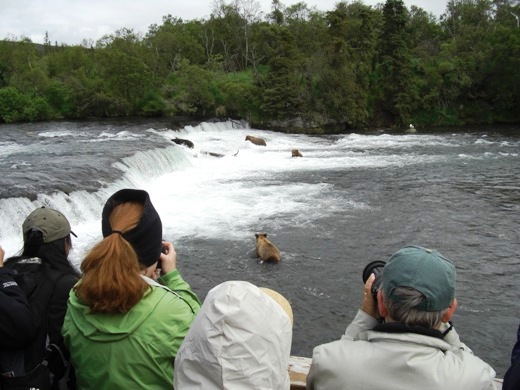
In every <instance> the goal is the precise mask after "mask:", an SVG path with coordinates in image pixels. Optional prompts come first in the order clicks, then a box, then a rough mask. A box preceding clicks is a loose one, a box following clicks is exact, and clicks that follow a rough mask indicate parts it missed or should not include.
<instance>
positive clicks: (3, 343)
mask: <svg viewBox="0 0 520 390" xmlns="http://www.w3.org/2000/svg"><path fill="white" fill-rule="evenodd" d="M0 318H1V319H2V320H1V321H0V349H2V350H3V349H18V348H23V347H25V346H26V345H27V344H28V343H30V342H31V340H32V339H33V337H34V334H35V332H36V328H35V325H34V322H33V318H32V314H31V307H30V306H29V303H28V302H27V298H26V297H25V294H24V293H23V291H22V289H21V288H20V286H18V284H17V283H16V282H15V281H14V279H13V272H12V271H11V270H9V269H7V268H4V267H1V268H0Z"/></svg>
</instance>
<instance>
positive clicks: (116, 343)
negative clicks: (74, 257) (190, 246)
mask: <svg viewBox="0 0 520 390" xmlns="http://www.w3.org/2000/svg"><path fill="white" fill-rule="evenodd" d="M102 231H103V237H104V239H103V240H102V241H101V242H99V243H98V244H97V245H95V246H94V247H93V248H92V249H91V250H90V252H89V253H88V254H87V255H86V257H85V259H84V260H83V262H82V264H81V271H82V272H83V276H82V278H81V280H80V281H79V282H78V284H77V285H76V286H75V287H74V289H73V291H72V292H71V294H70V297H69V302H68V309H67V314H66V315H65V321H64V324H63V328H62V334H63V337H64V341H65V344H66V346H67V347H68V349H69V350H70V354H71V359H72V363H73V366H74V368H75V373H76V378H77V384H78V388H79V389H95V390H103V389H171V388H172V387H173V368H174V361H175V356H176V354H177V351H178V349H179V347H180V345H181V343H182V341H183V339H184V336H185V335H186V334H187V332H188V330H189V328H190V325H191V323H192V321H193V319H194V318H195V315H196V314H197V312H198V310H199V309H200V306H201V303H200V300H199V299H198V297H197V295H196V294H195V293H194V292H193V291H192V290H191V288H190V286H189V285H188V284H187V283H186V282H185V281H184V280H183V279H182V277H181V275H180V273H179V271H178V270H177V269H176V261H177V259H176V258H177V255H176V252H175V249H174V247H173V244H172V243H170V242H166V241H162V224H161V220H160V218H159V215H158V214H157V212H156V211H155V209H154V207H153V205H152V203H151V201H150V197H149V195H148V193H147V192H146V191H142V190H133V189H124V190H121V191H118V192H116V193H115V194H114V195H112V196H111V197H110V198H109V199H108V201H107V203H106V204H105V207H104V209H103V213H102ZM159 274H160V277H158V276H159ZM157 277H158V279H157ZM156 279H157V280H156Z"/></svg>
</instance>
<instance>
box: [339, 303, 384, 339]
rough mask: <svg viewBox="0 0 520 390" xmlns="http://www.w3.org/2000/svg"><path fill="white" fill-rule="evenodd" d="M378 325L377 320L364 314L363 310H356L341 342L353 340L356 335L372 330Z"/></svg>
mask: <svg viewBox="0 0 520 390" xmlns="http://www.w3.org/2000/svg"><path fill="white" fill-rule="evenodd" d="M377 324H378V322H377V320H376V319H375V318H374V317H372V316H371V315H369V314H367V313H365V312H364V311H363V310H358V311H357V314H356V316H355V317H354V319H353V320H352V322H351V323H350V325H349V326H347V330H346V331H345V335H344V336H343V337H342V338H341V339H342V340H354V339H356V338H357V336H358V334H359V333H361V332H363V331H365V330H370V329H372V328H374V327H375V326H376V325H377Z"/></svg>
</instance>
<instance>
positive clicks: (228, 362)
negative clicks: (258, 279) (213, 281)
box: [174, 281, 292, 390]
mask: <svg viewBox="0 0 520 390" xmlns="http://www.w3.org/2000/svg"><path fill="white" fill-rule="evenodd" d="M291 342H292V324H291V320H290V319H289V316H288V314H287V313H286V312H285V311H284V310H283V309H282V307H281V306H280V305H279V304H278V303H276V301H275V300H274V299H273V298H271V297H269V296H268V295H267V294H265V293H264V292H262V290H260V289H259V288H258V287H256V286H255V285H253V284H251V283H248V282H243V281H230V282H225V283H222V284H220V285H218V286H216V287H215V288H213V289H212V290H211V291H210V292H209V293H208V295H207V297H206V299H205V301H204V304H203V305H202V308H201V309H200V311H199V313H198V315H197V317H196V318H195V320H194V322H193V324H192V325H191V328H190V330H189V332H188V334H187V335H186V338H185V339H184V341H183V343H182V345H181V347H180V349H179V352H178V353H177V357H176V358H175V373H174V378H175V382H174V388H175V389H176V390H192V389H204V390H212V389H226V390H228V389H229V390H231V389H240V390H244V389H256V390H262V389H265V390H288V389H289V388H290V379H289V374H288V366H289V356H290V352H291Z"/></svg>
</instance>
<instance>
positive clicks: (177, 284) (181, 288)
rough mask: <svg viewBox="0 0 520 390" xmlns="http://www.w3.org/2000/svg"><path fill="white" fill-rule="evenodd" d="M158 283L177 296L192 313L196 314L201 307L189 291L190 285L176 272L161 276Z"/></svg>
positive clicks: (197, 299) (194, 295)
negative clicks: (188, 306)
mask: <svg viewBox="0 0 520 390" xmlns="http://www.w3.org/2000/svg"><path fill="white" fill-rule="evenodd" d="M158 282H159V283H160V284H162V285H163V286H166V287H168V288H170V289H171V290H173V291H175V292H176V293H177V294H179V295H180V296H181V297H182V298H183V299H184V300H185V301H186V302H187V303H188V305H190V307H191V308H192V310H193V313H194V314H197V313H198V311H199V309H200V306H201V303H200V300H199V298H198V297H197V294H195V293H194V292H193V291H192V290H191V287H190V285H189V284H188V283H186V282H185V281H184V279H182V277H181V274H180V273H179V271H178V270H174V271H172V272H168V273H167V274H166V275H163V276H161V277H160V278H159V280H158Z"/></svg>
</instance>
